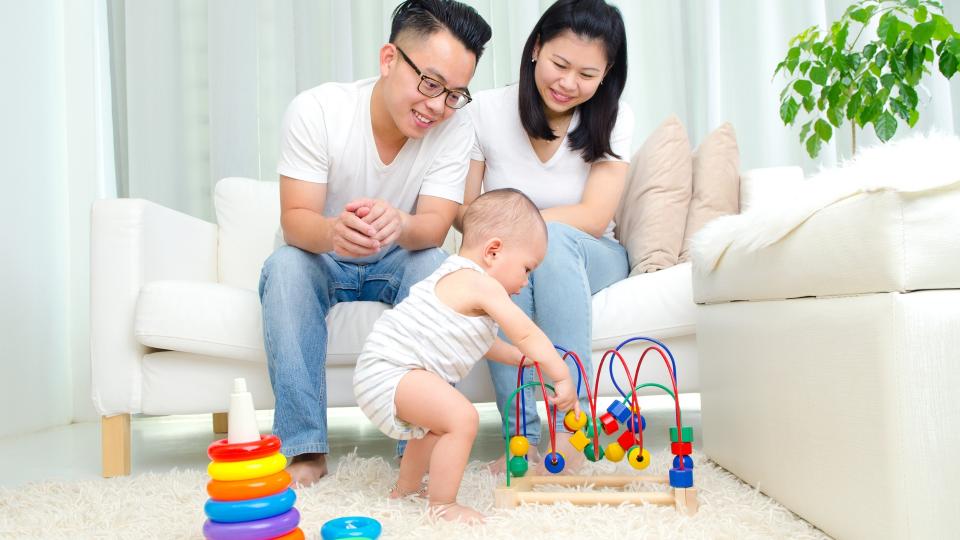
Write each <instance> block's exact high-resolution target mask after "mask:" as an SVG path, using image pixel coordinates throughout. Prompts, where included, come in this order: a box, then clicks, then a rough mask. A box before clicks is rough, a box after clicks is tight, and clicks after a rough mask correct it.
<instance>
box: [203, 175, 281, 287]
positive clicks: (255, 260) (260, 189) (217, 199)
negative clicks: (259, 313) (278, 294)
mask: <svg viewBox="0 0 960 540" xmlns="http://www.w3.org/2000/svg"><path fill="white" fill-rule="evenodd" d="M279 186H280V184H279V182H262V181H260V180H252V179H250V178H224V179H223V180H220V181H219V182H217V186H216V188H215V189H214V207H215V208H216V212H217V225H218V226H219V228H220V238H219V247H218V256H219V274H220V283H225V284H227V285H233V286H234V287H243V288H245V289H249V290H252V291H255V290H257V287H258V285H259V282H260V269H261V268H262V267H263V261H265V260H266V259H267V257H269V256H270V254H271V253H273V250H274V247H275V244H276V236H277V228H278V227H279V225H280V188H279Z"/></svg>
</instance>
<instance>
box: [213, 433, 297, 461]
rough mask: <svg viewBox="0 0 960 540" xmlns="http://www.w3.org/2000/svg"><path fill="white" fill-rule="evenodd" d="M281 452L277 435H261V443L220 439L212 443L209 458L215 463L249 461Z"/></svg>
mask: <svg viewBox="0 0 960 540" xmlns="http://www.w3.org/2000/svg"><path fill="white" fill-rule="evenodd" d="M279 451H280V439H278V438H277V436H276V435H261V436H260V440H259V441H253V442H245V443H233V444H230V443H228V442H227V439H220V440H219V441H214V442H212V443H210V446H208V447H207V456H209V457H210V459H212V460H213V461H247V460H250V459H257V458H262V457H267V456H269V455H270V454H276V453H277V452H279Z"/></svg>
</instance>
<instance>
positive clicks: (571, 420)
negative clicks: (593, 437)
mask: <svg viewBox="0 0 960 540" xmlns="http://www.w3.org/2000/svg"><path fill="white" fill-rule="evenodd" d="M585 425H587V413H585V412H583V411H580V416H577V415H576V414H574V412H573V411H567V414H566V415H565V416H564V417H563V427H565V428H567V431H569V432H571V433H573V432H574V431H576V430H578V429H580V428H582V427H583V426H585Z"/></svg>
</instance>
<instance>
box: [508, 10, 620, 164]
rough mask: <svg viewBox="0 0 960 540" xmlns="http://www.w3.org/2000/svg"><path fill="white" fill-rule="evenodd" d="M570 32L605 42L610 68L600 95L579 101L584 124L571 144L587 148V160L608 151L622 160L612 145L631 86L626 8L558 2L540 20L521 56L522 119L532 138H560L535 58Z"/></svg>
mask: <svg viewBox="0 0 960 540" xmlns="http://www.w3.org/2000/svg"><path fill="white" fill-rule="evenodd" d="M566 31H571V32H573V33H574V34H576V35H577V36H579V37H581V38H584V39H597V40H600V41H602V42H603V46H604V52H606V55H607V67H608V68H609V71H608V72H607V74H606V75H605V76H604V78H603V81H602V83H601V84H600V86H599V87H598V88H597V92H596V94H594V95H593V97H591V98H590V99H589V100H587V101H585V102H584V103H582V104H580V105H579V109H580V123H579V125H578V126H577V127H576V129H574V130H573V132H572V133H570V148H571V149H573V150H581V155H582V156H583V160H584V161H586V162H587V163H591V162H593V161H596V160H598V159H600V158H602V157H603V156H604V155H607V154H609V155H611V156H613V157H617V158H619V157H621V156H618V155H617V154H614V153H613V150H612V149H611V147H610V134H611V132H612V131H613V126H614V125H615V124H616V122H617V112H618V111H619V109H620V95H621V94H623V88H624V86H626V84H627V33H626V29H625V28H624V25H623V17H622V16H621V14H620V10H619V9H617V8H616V7H614V6H611V5H610V4H607V3H606V2H604V1H603V0H558V1H557V2H555V3H554V4H553V5H552V6H550V7H549V8H547V10H546V11H545V12H544V13H543V15H542V16H541V17H540V20H539V21H537V24H536V25H535V26H534V27H533V31H532V32H530V37H528V38H527V43H526V45H524V46H523V56H521V57H520V85H519V86H520V89H519V91H520V122H521V123H522V124H523V129H524V130H526V132H527V134H528V135H529V136H530V137H533V138H536V139H543V140H547V141H552V140H554V139H556V138H557V135H555V134H554V133H553V130H551V129H550V124H549V123H548V122H547V117H546V114H545V113H544V111H543V108H544V103H543V99H542V98H541V97H540V93H539V92H538V91H537V83H536V81H535V80H534V69H535V67H536V64H535V63H534V62H531V61H530V59H531V58H533V48H534V47H535V46H536V45H537V43H538V42H539V44H540V47H541V48H542V47H543V45H544V44H545V43H546V42H548V41H550V40H551V39H553V38H554V37H556V36H557V35H558V34H561V33H563V32H566Z"/></svg>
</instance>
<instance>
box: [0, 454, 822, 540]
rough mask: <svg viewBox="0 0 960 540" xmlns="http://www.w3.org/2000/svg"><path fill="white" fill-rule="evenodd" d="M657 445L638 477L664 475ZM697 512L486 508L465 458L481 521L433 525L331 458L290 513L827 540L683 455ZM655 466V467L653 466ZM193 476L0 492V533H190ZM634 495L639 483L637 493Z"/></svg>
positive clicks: (379, 483) (492, 531) (526, 538)
mask: <svg viewBox="0 0 960 540" xmlns="http://www.w3.org/2000/svg"><path fill="white" fill-rule="evenodd" d="M670 458H672V456H670V455H669V454H668V453H667V452H666V450H664V451H662V452H661V453H660V454H658V455H655V456H654V464H653V465H651V467H650V469H648V470H647V471H644V473H645V474H646V473H653V474H661V473H664V472H665V470H666V468H667V465H668V464H669V461H668V460H669V459H670ZM694 459H695V463H696V465H695V469H694V479H695V485H696V487H697V489H698V491H699V500H700V510H699V512H698V513H697V514H696V515H694V516H691V517H687V516H683V515H680V514H679V513H678V512H677V511H676V510H674V508H673V507H665V506H653V505H648V506H631V505H621V506H619V507H612V506H592V507H586V506H573V505H570V504H567V503H562V504H556V505H528V506H522V507H519V508H516V509H512V510H498V509H494V508H493V490H494V488H495V487H496V486H498V485H501V484H502V482H503V475H498V476H495V475H493V474H491V473H490V472H488V471H487V470H486V467H485V466H484V465H483V464H481V463H479V462H474V463H472V464H471V465H470V467H469V468H468V470H467V472H466V475H465V476H464V481H463V484H462V486H461V489H460V498H459V500H460V502H461V503H464V504H469V505H472V506H474V507H475V508H477V509H479V510H481V511H483V512H484V513H486V514H488V516H489V517H488V518H487V521H486V523H484V524H481V525H467V524H463V523H447V522H436V521H433V520H432V519H430V518H429V517H428V516H427V514H426V512H425V505H424V503H423V502H422V501H418V500H415V499H408V500H403V501H395V500H389V499H387V497H386V493H387V490H388V488H389V486H390V485H392V484H393V482H394V480H395V478H396V468H395V467H393V466H391V465H390V464H389V463H387V462H386V461H385V460H384V459H382V458H358V457H357V456H356V454H355V453H354V454H351V455H349V456H345V457H343V458H342V459H341V460H340V462H339V466H338V467H337V471H336V473H335V474H333V475H331V476H329V477H327V478H324V479H323V480H321V481H320V482H318V483H317V484H316V485H314V486H312V487H310V488H306V489H299V490H297V503H296V507H297V508H298V509H299V510H300V512H301V514H302V516H303V519H302V521H301V523H300V526H301V528H302V529H303V531H304V532H305V533H306V535H307V538H311V539H313V538H319V537H320V533H319V531H320V526H321V525H322V524H323V523H324V522H325V521H327V520H329V519H333V518H335V517H341V516H347V515H366V516H371V517H374V518H376V519H378V520H379V521H380V522H381V523H382V524H383V536H381V538H383V539H390V538H404V539H406V538H416V539H421V538H438V539H440V538H442V539H459V538H494V539H508V540H516V539H517V538H522V539H523V540H535V539H541V538H542V539H550V540H557V539H564V538H578V539H589V538H597V539H604V540H607V539H610V538H664V539H669V538H678V539H680V538H682V539H685V540H689V539H693V538H730V539H748V538H827V537H826V536H825V535H824V534H823V533H822V532H820V531H819V530H817V529H815V528H813V527H812V526H811V525H810V524H808V523H807V522H805V521H803V520H801V519H799V518H798V517H797V516H795V515H794V514H792V513H791V512H790V511H789V510H787V509H785V508H784V507H783V506H781V505H779V504H778V503H776V502H774V501H773V500H772V499H770V498H768V497H767V496H765V495H763V494H762V493H760V492H759V491H757V490H756V489H754V488H752V487H751V486H749V485H747V484H744V483H743V482H741V481H740V480H738V479H737V478H736V477H734V476H733V475H731V474H730V473H728V472H726V471H724V470H723V469H721V468H719V467H717V466H716V465H714V464H712V463H710V462H708V461H705V460H704V458H703V456H702V455H696V454H695V455H694ZM658 465H659V466H658ZM587 466H588V470H587V471H586V473H587V474H605V473H610V472H612V471H614V468H616V470H617V471H618V472H617V474H630V472H627V471H632V469H630V468H629V467H627V466H626V465H625V464H623V463H619V464H613V463H609V462H603V463H596V464H594V463H590V464H588V465H587ZM206 482H207V477H206V474H205V472H203V471H197V470H187V471H178V470H174V471H171V472H169V473H166V474H141V475H137V476H133V477H125V478H114V479H110V480H90V481H84V482H44V483H36V484H30V485H27V486H24V487H20V488H2V489H0V538H17V539H34V538H36V539H41V538H71V539H82V538H137V539H146V538H164V539H170V538H202V534H201V527H202V526H203V522H204V515H203V503H204V502H205V501H206V499H207V495H206V491H205V485H206ZM644 489H646V487H645V488H644Z"/></svg>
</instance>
